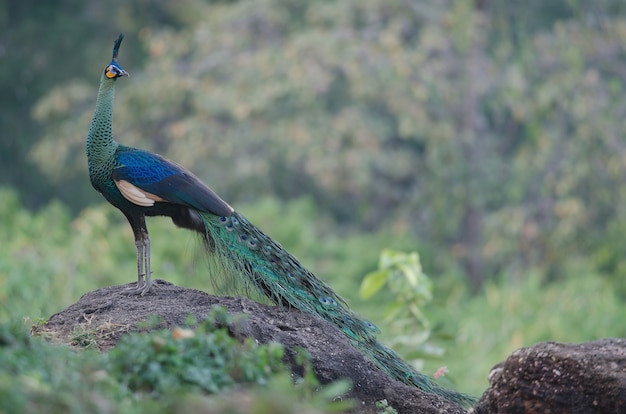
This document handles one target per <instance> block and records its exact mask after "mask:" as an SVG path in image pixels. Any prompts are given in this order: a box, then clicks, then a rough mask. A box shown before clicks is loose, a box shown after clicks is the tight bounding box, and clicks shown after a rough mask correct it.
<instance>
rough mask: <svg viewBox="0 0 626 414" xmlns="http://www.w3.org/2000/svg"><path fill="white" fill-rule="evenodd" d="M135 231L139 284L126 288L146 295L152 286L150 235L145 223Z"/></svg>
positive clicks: (133, 292)
mask: <svg viewBox="0 0 626 414" xmlns="http://www.w3.org/2000/svg"><path fill="white" fill-rule="evenodd" d="M134 233H135V245H136V246H137V286H135V287H133V288H129V289H127V290H126V293H128V294H136V295H142V296H143V295H145V294H146V293H147V292H148V291H149V290H150V288H151V287H152V278H151V272H150V237H149V236H148V230H146V228H145V225H144V226H140V227H138V230H137V231H135V232H134ZM144 278H145V279H144Z"/></svg>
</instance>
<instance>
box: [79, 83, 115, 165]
mask: <svg viewBox="0 0 626 414" xmlns="http://www.w3.org/2000/svg"><path fill="white" fill-rule="evenodd" d="M114 99H115V80H111V79H107V78H105V77H104V75H103V76H102V79H101V80H100V88H99V89H98V99H97V100H96V110H95V112H94V115H93V119H92V120H91V125H90V126H89V132H88V133H87V145H86V150H87V161H88V164H89V173H90V175H93V173H94V172H95V171H98V170H100V169H101V168H102V167H103V166H106V165H110V163H111V160H112V157H113V154H114V153H115V150H116V149H117V147H118V146H119V144H118V143H117V142H115V140H114V139H113V128H112V122H113V101H114Z"/></svg>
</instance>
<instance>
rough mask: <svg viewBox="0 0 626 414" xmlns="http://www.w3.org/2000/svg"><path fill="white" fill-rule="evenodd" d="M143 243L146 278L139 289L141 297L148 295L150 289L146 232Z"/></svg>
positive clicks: (148, 243) (150, 273)
mask: <svg viewBox="0 0 626 414" xmlns="http://www.w3.org/2000/svg"><path fill="white" fill-rule="evenodd" d="M143 242H144V244H143V261H144V266H143V269H144V274H145V276H146V282H145V284H144V285H143V288H142V289H141V296H143V295H145V294H146V293H148V291H149V290H150V288H151V287H152V271H151V270H150V237H148V232H146V233H145V238H144V239H143Z"/></svg>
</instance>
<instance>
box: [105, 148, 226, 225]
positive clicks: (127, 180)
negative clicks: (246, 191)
mask: <svg viewBox="0 0 626 414" xmlns="http://www.w3.org/2000/svg"><path fill="white" fill-rule="evenodd" d="M116 161H117V162H116V165H115V167H114V168H113V172H112V178H113V180H114V181H115V185H116V186H117V187H118V189H119V190H120V192H121V193H122V195H124V197H125V198H126V199H128V200H129V201H131V202H132V203H134V204H137V205H140V206H146V207H148V206H152V205H154V203H155V202H166V203H173V204H180V205H184V206H188V207H191V208H193V209H196V210H198V211H204V212H208V213H211V214H215V215H218V216H228V215H230V214H231V213H232V212H233V208H232V207H231V206H229V205H228V203H226V202H225V201H224V200H222V199H221V198H220V197H219V196H218V195H217V194H216V193H215V192H214V191H213V190H211V189H210V188H209V187H208V186H207V185H206V184H204V183H203V182H202V181H200V179H199V178H198V177H196V176H195V175H194V174H193V173H191V172H190V171H189V170H187V169H186V168H185V167H183V166H181V165H179V164H177V163H175V162H173V161H170V160H168V159H166V158H163V157H162V156H160V155H158V154H153V153H151V152H148V151H143V150H139V149H135V148H128V147H122V148H120V149H119V150H118V153H117V154H116Z"/></svg>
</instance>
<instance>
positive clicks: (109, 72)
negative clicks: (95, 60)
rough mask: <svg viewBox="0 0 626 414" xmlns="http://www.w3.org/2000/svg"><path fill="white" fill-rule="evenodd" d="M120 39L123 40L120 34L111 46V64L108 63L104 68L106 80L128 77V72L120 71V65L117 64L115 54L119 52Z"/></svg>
mask: <svg viewBox="0 0 626 414" xmlns="http://www.w3.org/2000/svg"><path fill="white" fill-rule="evenodd" d="M122 39H124V35H123V34H121V33H120V36H119V37H118V38H117V40H116V41H115V43H114V44H113V59H112V60H111V63H109V64H108V65H107V67H106V68H104V76H105V77H106V78H107V79H117V78H119V77H121V76H130V75H129V74H128V72H126V71H125V70H124V69H122V67H121V66H120V64H119V63H117V53H118V52H119V50H120V45H121V44H122Z"/></svg>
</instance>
